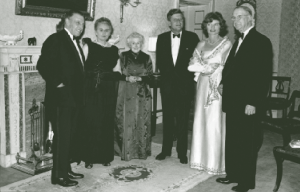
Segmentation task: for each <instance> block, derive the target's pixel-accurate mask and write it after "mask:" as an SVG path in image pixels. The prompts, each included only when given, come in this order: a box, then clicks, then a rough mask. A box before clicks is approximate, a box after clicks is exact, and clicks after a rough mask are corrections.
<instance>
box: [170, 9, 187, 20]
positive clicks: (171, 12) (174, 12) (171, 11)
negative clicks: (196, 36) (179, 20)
mask: <svg viewBox="0 0 300 192" xmlns="http://www.w3.org/2000/svg"><path fill="white" fill-rule="evenodd" d="M178 13H179V14H181V15H182V17H184V15H183V12H182V11H181V10H180V9H171V10H170V11H169V12H168V14H167V19H168V21H170V20H171V17H172V15H175V14H178Z"/></svg>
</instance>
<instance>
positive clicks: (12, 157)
mask: <svg viewBox="0 0 300 192" xmlns="http://www.w3.org/2000/svg"><path fill="white" fill-rule="evenodd" d="M40 52H41V47H40V46H0V93H1V94H0V136H1V144H0V165H1V166H2V167H9V166H11V165H13V164H15V163H16V155H17V154H19V155H20V156H21V157H23V158H28V157H30V156H31V148H30V144H31V116H30V114H29V113H28V110H29V109H30V108H31V107H32V101H33V99H35V100H36V104H37V105H38V106H39V108H41V107H42V106H41V103H42V102H43V100H44V93H45V82H44V80H43V79H42V77H41V76H40V75H39V73H38V71H37V70H36V62H37V60H38V58H39V55H40ZM40 153H43V151H41V152H40Z"/></svg>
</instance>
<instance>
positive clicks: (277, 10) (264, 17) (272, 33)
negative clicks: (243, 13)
mask: <svg viewBox="0 0 300 192" xmlns="http://www.w3.org/2000/svg"><path fill="white" fill-rule="evenodd" d="M282 2H283V0H256V3H257V23H256V29H257V31H259V32H261V33H262V34H264V35H266V36H267V37H268V38H269V39H270V40H271V42H272V45H273V53H274V60H273V61H274V63H273V72H278V55H279V44H280V38H279V36H280V21H281V7H282Z"/></svg>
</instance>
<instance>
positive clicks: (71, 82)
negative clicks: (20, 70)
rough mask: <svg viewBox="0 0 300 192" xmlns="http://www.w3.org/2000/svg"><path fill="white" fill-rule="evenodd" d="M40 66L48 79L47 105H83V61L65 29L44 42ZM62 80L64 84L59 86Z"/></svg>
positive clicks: (42, 73)
mask: <svg viewBox="0 0 300 192" xmlns="http://www.w3.org/2000/svg"><path fill="white" fill-rule="evenodd" d="M83 60H84V58H83ZM83 62H84V61H83ZM37 69H38V71H39V73H40V74H41V76H42V77H43V79H44V80H45V81H46V94H45V104H46V105H47V106H53V107H56V106H61V107H80V106H83V105H84V100H83V94H84V90H83V89H84V88H83V84H84V69H83V64H82V62H81V59H80V56H79V53H78V51H77V49H76V47H75V45H74V43H73V41H72V40H71V38H70V36H69V35H68V33H67V32H66V31H65V30H62V31H60V32H57V33H54V34H52V35H50V36H49V37H48V38H47V39H46V41H45V42H44V43H43V46H42V52H41V56H40V58H39V60H38V62H37ZM61 83H63V84H64V85H65V86H64V87H61V88H57V86H58V85H59V84H61Z"/></svg>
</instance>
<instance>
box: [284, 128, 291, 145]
mask: <svg viewBox="0 0 300 192" xmlns="http://www.w3.org/2000/svg"><path fill="white" fill-rule="evenodd" d="M282 138H283V146H287V145H289V143H290V142H291V140H292V138H291V135H290V134H289V133H285V131H284V133H282Z"/></svg>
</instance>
